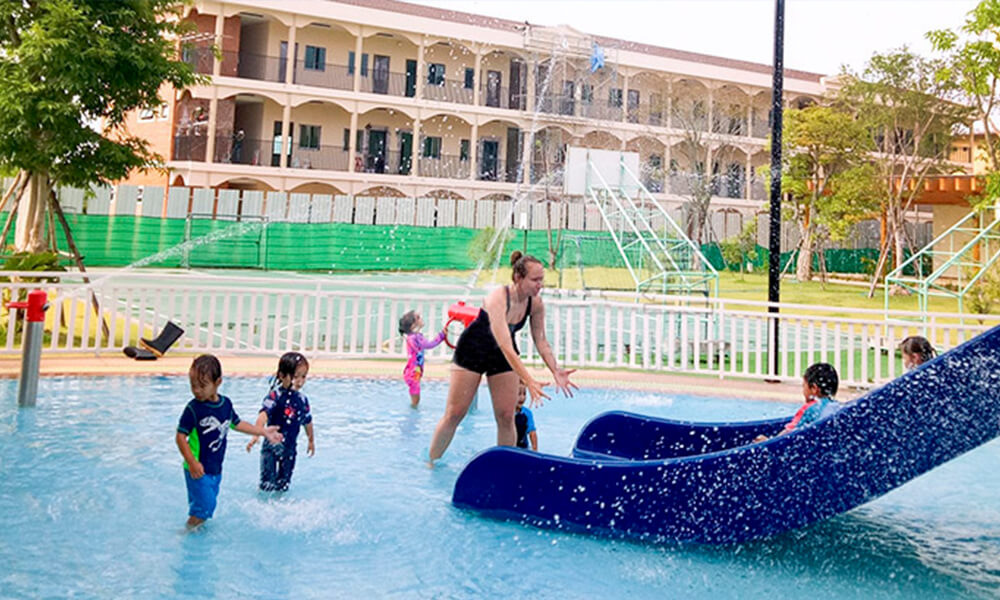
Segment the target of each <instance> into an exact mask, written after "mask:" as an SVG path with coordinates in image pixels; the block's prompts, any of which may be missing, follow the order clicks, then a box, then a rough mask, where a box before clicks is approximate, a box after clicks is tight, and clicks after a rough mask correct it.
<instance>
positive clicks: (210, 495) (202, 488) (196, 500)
mask: <svg viewBox="0 0 1000 600" xmlns="http://www.w3.org/2000/svg"><path fill="white" fill-rule="evenodd" d="M184 483H185V484H187V493H188V515H190V516H192V517H195V518H198V519H211V518H212V515H213V514H214V513H215V501H216V498H218V496H219V484H220V483H222V475H221V474H220V475H209V474H207V473H206V474H205V475H202V476H201V478H199V479H195V478H194V477H191V473H190V471H188V470H187V469H184Z"/></svg>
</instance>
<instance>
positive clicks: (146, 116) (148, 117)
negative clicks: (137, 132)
mask: <svg viewBox="0 0 1000 600" xmlns="http://www.w3.org/2000/svg"><path fill="white" fill-rule="evenodd" d="M155 116H156V109H154V108H149V107H146V108H140V109H139V120H140V121H152V120H153V117H155Z"/></svg>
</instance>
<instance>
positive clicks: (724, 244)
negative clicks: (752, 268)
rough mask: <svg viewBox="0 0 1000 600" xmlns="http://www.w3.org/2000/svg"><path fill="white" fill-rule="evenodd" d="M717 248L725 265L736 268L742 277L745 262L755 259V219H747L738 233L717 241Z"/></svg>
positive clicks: (732, 268) (732, 269) (730, 268)
mask: <svg viewBox="0 0 1000 600" xmlns="http://www.w3.org/2000/svg"><path fill="white" fill-rule="evenodd" d="M719 250H720V251H721V252H722V260H723V261H725V263H726V267H727V268H728V269H729V270H731V271H737V270H738V271H739V272H740V279H742V278H743V273H744V272H745V270H746V265H747V263H748V262H753V261H755V260H757V220H756V219H749V220H747V221H746V222H745V223H744V224H743V229H742V230H741V231H740V232H739V233H738V234H736V235H735V236H733V237H731V238H729V239H726V240H722V241H721V242H719Z"/></svg>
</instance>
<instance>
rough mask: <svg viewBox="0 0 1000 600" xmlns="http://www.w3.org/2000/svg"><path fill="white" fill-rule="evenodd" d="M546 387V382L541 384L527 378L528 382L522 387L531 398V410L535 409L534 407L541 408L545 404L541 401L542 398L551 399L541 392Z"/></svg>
mask: <svg viewBox="0 0 1000 600" xmlns="http://www.w3.org/2000/svg"><path fill="white" fill-rule="evenodd" d="M547 385H548V382H546V383H541V382H539V381H537V380H535V379H532V378H529V379H528V381H527V382H526V383H525V386H524V387H525V388H527V390H528V395H529V396H531V403H530V406H531V408H535V407H536V406H541V405H543V404H545V402H544V401H543V400H542V399H543V398H544V399H545V400H551V399H552V398H550V397H549V395H548V394H546V393H545V392H544V391H542V388H544V387H545V386H547Z"/></svg>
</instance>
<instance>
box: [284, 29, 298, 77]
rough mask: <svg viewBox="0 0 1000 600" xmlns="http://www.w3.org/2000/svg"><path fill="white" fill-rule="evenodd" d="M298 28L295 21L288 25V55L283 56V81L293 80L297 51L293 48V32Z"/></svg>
mask: <svg viewBox="0 0 1000 600" xmlns="http://www.w3.org/2000/svg"><path fill="white" fill-rule="evenodd" d="M297 31H298V29H297V28H296V27H295V21H294V20H293V21H292V24H291V25H289V26H288V56H286V57H285V83H286V84H291V83H292V82H294V81H295V59H296V56H295V55H296V54H298V52H297V51H296V49H295V44H296V42H295V33H296V32H297Z"/></svg>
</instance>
